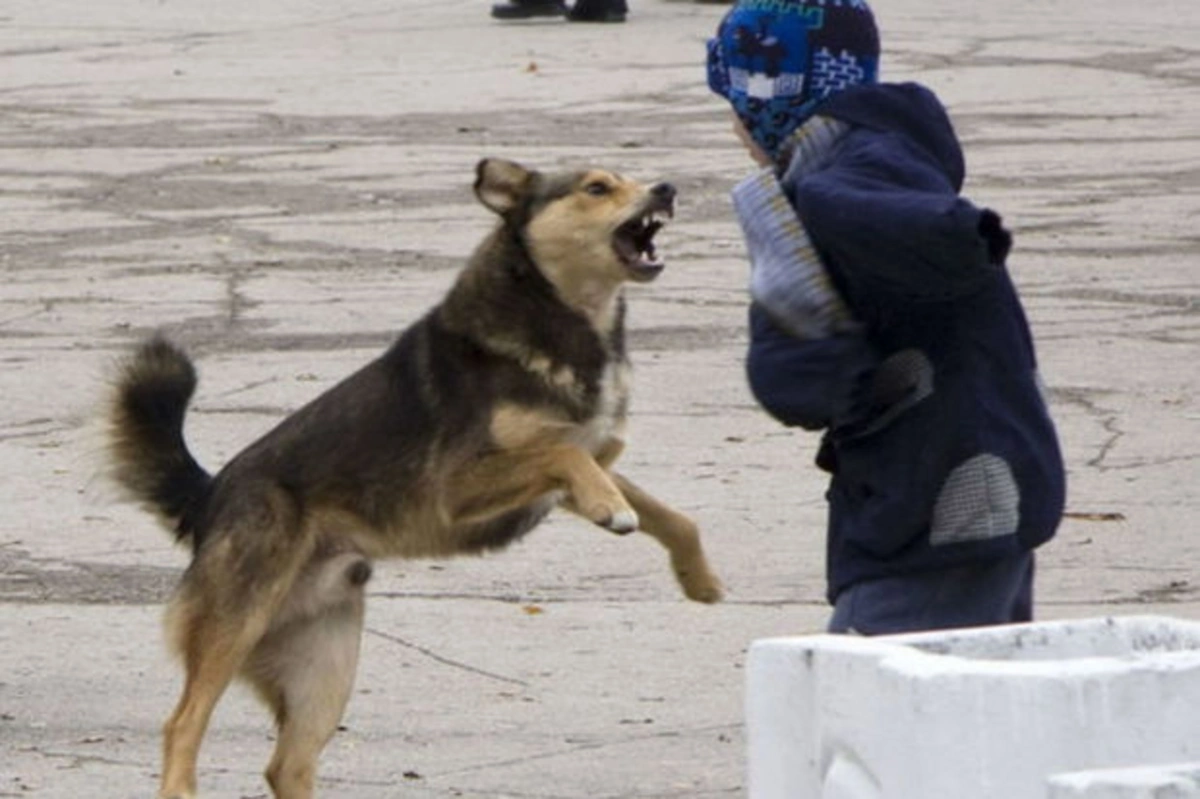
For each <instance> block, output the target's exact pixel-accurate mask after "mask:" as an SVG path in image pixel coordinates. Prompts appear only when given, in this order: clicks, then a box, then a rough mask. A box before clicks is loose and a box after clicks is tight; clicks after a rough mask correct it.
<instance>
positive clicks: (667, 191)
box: [650, 183, 675, 202]
mask: <svg viewBox="0 0 1200 799" xmlns="http://www.w3.org/2000/svg"><path fill="white" fill-rule="evenodd" d="M650 193H651V194H652V195H654V197H655V198H657V199H659V200H662V201H664V202H671V201H672V200H674V199H675V187H674V186H672V185H671V184H670V183H655V184H654V185H653V186H651V187H650Z"/></svg>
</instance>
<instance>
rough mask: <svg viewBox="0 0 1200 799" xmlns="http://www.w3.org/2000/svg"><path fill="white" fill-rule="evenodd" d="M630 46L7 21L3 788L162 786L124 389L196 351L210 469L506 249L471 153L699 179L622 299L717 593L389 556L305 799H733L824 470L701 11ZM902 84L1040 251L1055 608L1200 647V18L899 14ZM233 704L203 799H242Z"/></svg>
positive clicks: (323, 21)
mask: <svg viewBox="0 0 1200 799" xmlns="http://www.w3.org/2000/svg"><path fill="white" fill-rule="evenodd" d="M631 5H632V7H633V10H632V14H631V15H630V19H629V21H628V23H626V24H625V25H624V26H586V25H569V24H566V23H561V22H548V23H540V24H525V25H520V24H518V25H500V24H497V23H494V22H493V21H491V20H490V19H489V18H488V16H487V3H485V2H474V1H472V2H466V1H465V0H461V1H451V0H439V2H428V3H418V2H415V0H389V1H388V2H382V0H349V2H344V3H340V4H338V3H334V4H330V3H317V2H307V1H306V0H261V1H260V2H245V0H241V2H233V0H205V1H204V2H191V3H185V2H181V1H180V0H92V1H91V2H89V3H79V2H73V1H72V0H14V2H9V3H7V4H5V5H3V6H2V7H0V236H2V238H0V276H2V278H0V363H2V364H3V366H2V369H0V396H2V397H3V403H2V404H0V603H3V604H2V607H0V796H39V797H80V796H85V797H135V796H149V795H152V794H153V791H154V785H155V779H156V774H157V770H158V768H159V764H158V747H159V743H158V729H159V725H160V723H161V721H162V720H163V718H164V717H165V715H166V713H167V712H168V711H169V708H170V706H171V704H172V703H173V701H174V698H175V693H176V691H177V688H178V674H177V672H176V670H175V667H174V665H173V664H172V663H170V662H169V660H168V659H167V657H166V656H165V654H164V650H163V646H162V643H161V636H160V630H159V623H160V607H161V603H162V601H163V599H164V597H166V596H167V594H168V592H169V591H170V588H171V585H172V584H173V581H174V579H175V577H176V576H177V574H178V572H179V569H180V568H181V567H182V566H183V564H184V563H185V555H184V553H183V552H181V551H179V550H177V549H175V548H173V547H172V546H171V544H170V543H169V541H168V540H167V537H166V536H165V535H163V534H162V533H161V532H160V531H159V530H158V529H156V528H155V526H154V524H153V523H152V522H151V520H150V519H149V518H147V517H145V516H143V515H142V514H141V513H140V512H138V511H136V510H135V509H133V508H130V507H128V506H125V505H122V504H119V503H117V502H116V501H115V500H114V497H113V493H112V492H111V490H109V489H108V488H107V486H106V484H105V482H104V480H103V479H102V478H101V477H100V476H99V468H100V463H99V457H98V456H99V454H100V442H101V440H102V439H101V436H100V432H101V430H100V427H99V425H98V424H97V414H98V410H99V408H100V404H101V399H102V397H103V396H104V392H105V389H106V383H105V375H106V374H107V371H108V369H109V367H110V365H111V363H112V361H113V359H114V358H115V357H116V356H117V355H118V354H119V353H120V352H122V351H123V350H124V349H125V348H126V347H128V345H129V344H130V343H131V342H132V341H134V340H135V339H137V338H138V337H139V336H141V335H143V334H144V333H146V332H148V331H150V330H152V329H155V328H162V329H165V330H167V331H169V332H170V333H171V334H172V335H173V336H176V337H177V338H178V339H179V340H181V341H182V342H185V343H186V344H187V345H188V346H189V347H190V348H191V349H192V351H193V352H194V353H195V354H196V355H197V356H198V360H199V365H200V369H201V372H202V382H201V387H200V391H199V395H198V397H197V403H196V406H195V409H194V412H193V415H192V417H191V420H190V424H189V437H190V440H191V442H192V445H193V447H194V449H195V450H196V451H197V453H198V454H199V456H200V458H201V460H202V461H203V462H204V463H205V464H207V465H209V466H212V467H215V466H218V465H220V464H221V463H222V462H223V461H224V460H225V459H226V458H228V457H229V456H230V455H231V454H232V453H234V452H235V451H237V449H239V448H240V447H241V446H243V445H244V444H245V443H247V442H248V441H249V440H250V439H251V438H252V437H253V436H255V435H256V434H258V433H261V432H263V431H264V430H266V429H267V428H268V427H270V426H271V425H272V424H273V423H274V422H275V421H276V420H277V419H278V418H280V416H282V415H283V414H285V413H287V412H288V411H289V410H291V409H294V408H296V407H297V406H298V405H300V404H301V403H303V402H304V401H305V400H306V399H308V398H310V397H311V396H313V395H314V394H316V393H317V392H319V391H320V390H321V389H323V388H324V387H327V386H328V385H330V384H331V383H332V382H334V381H336V380H337V379H339V378H340V377H342V376H344V375H345V374H347V373H349V372H350V371H352V370H353V369H354V368H355V367H356V366H357V365H359V364H361V363H362V362H363V361H365V360H366V359H368V358H370V357H371V356H372V355H373V354H374V353H376V352H377V351H379V349H380V348H382V347H383V346H385V345H386V343H387V342H388V341H389V340H390V339H391V338H392V337H393V336H394V335H395V333H396V331H397V330H398V329H400V328H401V327H403V326H404V325H405V324H406V323H408V322H409V321H411V320H413V319H414V318H415V317H416V316H417V315H418V314H419V313H420V312H421V311H422V310H423V309H424V308H425V307H427V306H428V305H429V304H431V303H432V302H434V301H436V299H437V298H438V297H439V296H440V294H441V292H442V291H443V290H444V289H445V288H446V286H447V285H448V283H449V281H450V280H451V278H452V277H453V275H454V272H455V269H456V268H457V266H458V264H459V263H460V262H461V259H462V258H463V256H464V255H466V253H468V252H469V251H470V249H471V248H472V247H473V246H474V244H475V243H476V241H477V240H478V239H479V237H480V236H481V235H482V234H483V233H484V231H485V230H487V228H488V226H489V225H490V224H491V220H490V218H489V216H488V214H487V212H486V211H484V210H483V209H482V208H481V207H479V206H478V205H476V204H475V203H474V202H473V200H472V198H471V194H470V188H469V186H470V181H471V179H472V170H473V167H474V164H475V162H476V160H477V159H478V158H479V157H481V156H483V155H498V156H507V157H513V158H518V159H522V160H525V161H528V162H529V163H531V164H533V165H539V166H547V167H554V166H561V165H567V164H571V165H576V164H581V163H597V164H600V165H603V166H607V167H612V168H617V169H620V170H621V171H625V172H627V173H630V174H632V175H635V176H638V177H643V178H646V179H651V178H666V179H669V180H671V181H672V182H674V183H675V184H676V185H677V186H678V187H679V189H680V192H681V199H680V209H679V210H680V213H679V217H678V220H677V223H676V224H675V225H673V226H672V227H671V228H670V229H669V230H668V231H667V232H666V233H664V234H663V236H662V243H663V249H664V250H665V252H666V253H667V254H668V256H669V261H670V263H669V267H668V270H667V272H666V273H665V274H664V275H663V276H662V277H661V278H660V280H659V281H658V282H657V283H655V284H653V285H651V286H645V287H637V288H636V289H635V290H634V291H633V292H632V296H631V318H630V321H631V325H632V330H631V344H632V348H633V351H634V359H635V365H636V369H637V372H636V375H637V383H636V394H635V402H634V419H633V424H632V427H633V430H632V432H633V440H632V442H631V447H630V450H629V453H628V455H627V458H626V461H625V463H626V471H627V472H628V473H629V474H630V475H631V476H632V477H634V478H635V479H637V480H638V481H639V482H642V483H644V484H646V485H648V486H652V487H653V488H654V490H655V492H656V493H657V494H659V495H660V496H661V497H663V498H664V499H667V500H669V501H670V502H672V503H673V504H675V505H677V506H678V507H680V508H681V509H683V510H685V511H687V512H688V513H690V514H692V515H693V516H694V517H695V518H697V519H698V520H699V521H700V523H701V524H702V526H703V528H704V530H705V533H706V536H707V543H708V547H709V549H710V552H711V556H712V558H713V560H714V564H715V565H716V567H717V568H718V569H719V570H720V572H721V574H722V576H723V577H724V578H725V581H726V582H727V584H728V587H729V601H728V602H727V603H725V604H724V605H721V606H718V607H712V608H709V607H700V606H696V605H693V604H690V603H686V602H684V601H683V600H682V599H681V598H680V597H679V596H678V595H677V592H676V590H675V588H674V586H673V584H672V581H671V579H670V575H669V574H668V572H667V569H666V565H665V563H664V560H663V557H662V553H661V552H660V551H659V550H658V549H657V548H656V546H655V545H654V544H653V543H652V542H649V541H647V540H644V539H638V538H632V539H618V538H616V537H613V536H610V535H607V534H605V533H603V532H600V531H598V530H596V529H590V528H589V527H588V526H586V525H584V524H583V523H581V522H578V521H575V520H573V519H570V518H567V517H555V518H554V519H552V521H550V522H549V523H548V524H546V525H545V526H544V527H543V528H542V529H541V530H539V531H538V532H537V533H536V534H534V535H532V536H530V537H529V538H528V539H526V540H525V541H524V542H522V543H521V544H520V545H519V546H517V547H515V548H513V549H511V550H509V551H508V552H506V553H503V554H500V555H495V556H490V557H487V558H484V559H470V560H458V561H452V562H446V563H428V562H417V563H388V564H383V565H381V566H380V568H378V569H377V572H376V578H375V580H374V581H373V582H372V583H371V598H370V607H369V612H368V628H369V633H368V635H367V637H366V640H365V645H364V649H365V651H364V656H363V665H362V669H361V672H360V675H359V679H358V683H357V689H356V695H355V697H354V699H353V701H352V703H351V706H350V709H349V712H348V714H347V717H346V719H345V729H344V731H342V732H341V733H340V734H339V735H338V736H337V737H336V739H335V740H334V742H333V743H332V744H331V745H330V747H329V749H328V750H327V752H326V755H325V758H324V760H323V776H322V780H321V786H322V792H323V794H324V795H327V796H345V797H379V796H411V797H458V796H462V797H489V798H490V799H496V798H497V797H501V798H503V797H513V798H516V797H520V798H521V799H581V798H582V797H589V798H592V799H596V798H615V797H694V798H700V797H718V796H719V797H733V796H738V795H741V794H742V793H743V791H742V763H743V737H742V728H741V722H742V715H741V694H742V672H741V666H742V659H743V653H744V650H745V647H746V645H747V643H748V642H749V641H750V640H752V639H753V638H756V637H760V636H767V635H783V634H793V633H805V632H811V631H815V630H817V629H819V628H820V626H821V624H822V623H823V621H824V619H825V616H826V610H825V608H824V605H823V602H822V599H821V593H822V536H821V530H822V523H823V522H822V519H823V516H822V502H823V501H822V491H823V482H824V481H823V479H822V478H821V476H820V475H819V474H818V473H817V471H816V470H815V469H814V468H813V467H812V466H811V465H810V462H811V459H812V455H813V452H814V448H815V445H816V439H815V437H813V436H811V435H807V434H803V433H800V432H793V431H788V430H784V429H781V428H779V427H778V426H776V425H775V424H773V423H772V422H770V421H769V420H768V419H767V418H766V417H765V416H764V415H763V414H762V413H760V412H759V411H758V410H756V408H755V406H754V404H753V401H752V399H751V397H750V396H749V394H748V392H747V390H746V388H745V385H744V381H743V377H742V371H741V356H742V351H743V348H744V341H745V334H744V331H743V328H742V325H743V319H744V307H743V305H744V290H743V287H744V284H745V276H746V266H745V264H744V260H743V255H742V245H741V241H740V235H739V232H738V230H737V228H736V225H735V223H734V221H733V218H732V215H731V212H730V209H729V205H728V199H727V193H728V189H729V188H730V186H731V185H732V184H733V182H734V181H736V180H737V179H738V178H740V177H741V176H742V175H743V174H744V173H745V172H746V171H747V169H748V166H749V164H748V161H747V160H746V158H745V156H744V154H743V153H742V152H740V151H739V149H738V147H737V145H736V144H735V141H734V139H733V138H732V136H731V134H730V133H729V130H728V122H727V117H726V114H725V111H724V109H723V107H722V106H721V104H720V102H719V101H718V100H717V99H716V98H714V97H712V96H710V95H709V94H708V93H707V91H706V89H705V87H704V85H703V69H702V66H701V60H702V57H703V44H704V40H705V38H706V37H707V36H708V35H710V33H711V31H712V30H713V28H714V27H715V24H716V21H717V19H718V17H719V16H720V14H721V13H722V11H723V8H722V7H721V6H719V5H705V4H694V3H689V2H679V1H678V0H677V1H675V2H670V1H669V0H631ZM877 6H878V7H877V13H878V16H879V18H880V24H881V27H882V29H883V31H884V36H885V45H886V49H887V57H886V60H885V73H886V74H885V77H886V78H887V79H891V80H901V79H918V80H921V81H923V82H926V83H928V84H929V85H931V86H933V87H934V88H935V89H936V90H937V91H938V92H939V93H940V94H941V95H942V97H943V99H944V100H945V101H946V103H947V105H948V106H949V108H950V111H951V113H952V116H953V118H954V120H955V122H956V125H957V126H958V129H959V131H960V133H961V136H962V138H963V141H964V144H965V147H966V150H967V157H968V164H969V169H970V172H971V178H970V183H969V186H968V189H969V192H970V194H971V195H972V196H973V197H974V198H976V199H977V200H978V201H980V202H981V203H984V204H988V205H993V206H995V207H997V208H999V209H1000V210H1001V211H1002V212H1003V213H1004V214H1005V216H1006V219H1007V221H1008V222H1009V224H1010V225H1011V226H1012V227H1013V228H1014V229H1015V231H1016V235H1017V241H1018V245H1017V249H1016V251H1015V254H1014V257H1013V258H1012V268H1013V270H1014V272H1015V275H1016V277H1017V279H1018V282H1019V284H1020V287H1021V290H1022V292H1023V295H1024V297H1025V299H1026V302H1027V305H1028V310H1029V313H1030V317H1031V321H1032V324H1033V328H1034V331H1035V334H1036V336H1037V339H1038V343H1039V348H1040V355H1041V358H1042V362H1043V371H1044V374H1045V376H1046V379H1047V381H1048V383H1049V387H1050V391H1051V395H1052V398H1053V404H1054V411H1055V413H1056V415H1057V418H1058V419H1059V421H1060V423H1061V432H1062V437H1063V441H1064V446H1065V450H1066V456H1067V460H1068V464H1069V468H1070V481H1071V484H1070V498H1069V508H1068V510H1069V516H1068V518H1067V519H1066V521H1065V523H1064V525H1063V527H1062V531H1061V534H1060V535H1059V537H1058V538H1057V539H1056V540H1055V541H1054V542H1053V543H1052V544H1051V545H1050V546H1048V547H1047V548H1046V549H1045V550H1044V551H1043V556H1042V560H1041V570H1040V579H1039V598H1040V603H1039V612H1040V615H1041V616H1042V617H1043V618H1061V617H1072V616H1074V617H1078V616H1092V615H1103V614H1127V613H1147V612H1153V613H1168V614H1174V615H1178V616H1182V617H1187V618H1200V590H1198V589H1200V574H1198V573H1197V572H1198V569H1200V567H1198V566H1197V564H1198V563H1200V544H1198V543H1197V539H1196V535H1195V534H1196V522H1195V519H1196V515H1197V511H1198V510H1200V507H1198V505H1200V488H1198V487H1197V482H1198V481H1197V478H1198V477H1200V468H1198V466H1197V460H1198V457H1200V435H1198V432H1197V428H1198V427H1200V401H1198V399H1197V369H1198V367H1197V356H1198V355H1200V347H1198V346H1197V343H1198V341H1200V324H1198V322H1200V317H1198V315H1197V312H1198V311H1197V302H1198V298H1200V290H1198V288H1200V278H1198V276H1197V275H1198V272H1197V268H1198V264H1197V260H1198V255H1200V235H1198V234H1197V230H1198V226H1200V141H1198V139H1197V131H1200V50H1198V49H1197V45H1196V42H1197V40H1198V39H1197V34H1198V33H1200V12H1198V11H1197V9H1196V6H1195V3H1194V0H1160V2H1157V3H1153V4H1142V5H1139V6H1137V7H1136V8H1134V7H1131V6H1130V5H1129V4H1127V3H1124V2H1118V0H1092V1H1091V2H1086V3H1082V2H1079V3H1066V2H1058V3H1047V2H1044V1H1042V0H1037V1H1036V2H1035V0H1014V1H1013V2H1005V3H983V2H962V0H879V2H878V3H877ZM270 737H271V731H270V728H269V725H268V720H267V718H266V716H265V715H264V714H263V713H262V712H260V710H259V709H258V707H257V706H256V705H255V704H254V702H253V701H252V700H251V699H250V697H249V696H248V695H247V694H246V693H244V692H242V691H234V692H232V693H231V694H230V695H229V696H228V697H227V699H226V701H225V702H224V703H223V704H222V706H221V707H220V709H219V711H218V714H217V717H216V719H215V721H214V724H213V728H212V732H211V734H210V736H209V738H208V740H207V743H206V747H205V749H204V752H203V756H202V769H201V780H202V789H203V790H204V793H205V794H206V795H211V796H231V797H257V796H262V795H264V792H265V786H264V783H263V782H262V780H261V778H260V776H259V774H260V772H261V769H262V767H263V765H264V764H265V761H266V758H267V756H268V753H269V750H270V746H271V742H270Z"/></svg>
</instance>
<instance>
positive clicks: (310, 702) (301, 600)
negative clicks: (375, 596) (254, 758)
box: [242, 553, 371, 799]
mask: <svg viewBox="0 0 1200 799" xmlns="http://www.w3.org/2000/svg"><path fill="white" fill-rule="evenodd" d="M370 574H371V569H370V564H369V563H368V561H367V560H366V559H365V558H363V557H362V556H361V555H358V554H356V553H342V554H339V555H336V556H334V557H330V558H327V559H322V560H320V561H319V562H317V563H315V564H310V566H309V567H308V568H306V570H305V571H304V572H302V573H301V576H300V579H298V580H297V583H296V586H295V588H293V592H292V594H291V595H290V596H289V597H288V599H287V600H286V601H285V602H284V607H283V609H282V610H281V612H280V616H279V618H278V619H277V626H273V627H272V628H271V630H270V631H269V632H268V633H267V634H266V636H264V638H263V639H262V641H261V642H260V643H259V645H258V646H257V647H256V648H255V650H254V653H253V654H252V655H251V657H250V659H249V660H248V661H247V663H246V667H245V669H244V670H243V672H242V673H243V675H244V676H245V677H246V678H247V679H248V680H249V681H250V682H251V683H252V684H253V685H254V687H255V688H256V689H257V691H258V694H259V696H261V697H262V698H263V700H264V701H265V702H266V703H267V704H268V705H269V706H270V708H271V710H272V711H273V712H274V714H275V721H276V725H277V726H278V739H277V742H276V744H275V753H274V755H273V756H272V758H271V763H270V765H269V766H268V767H267V772H266V777H267V782H268V783H270V785H271V790H272V791H273V793H274V794H275V797H276V799H310V797H312V795H313V784H314V781H315V779H316V771H317V758H318V756H319V755H320V753H321V751H322V750H323V749H324V748H325V745H326V744H327V743H328V742H329V739H330V738H331V737H332V736H333V734H334V732H335V731H336V730H337V726H338V722H339V721H341V718H342V714H343V712H344V711H345V708H346V703H347V702H348V701H349V699H350V692H351V689H352V687H353V684H354V674H355V671H356V669H357V667H358V653H359V646H360V643H361V640H362V627H363V593H364V588H363V586H364V584H365V583H366V581H367V579H368V577H369V576H370Z"/></svg>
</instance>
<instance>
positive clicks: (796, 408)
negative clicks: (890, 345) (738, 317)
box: [746, 303, 875, 430]
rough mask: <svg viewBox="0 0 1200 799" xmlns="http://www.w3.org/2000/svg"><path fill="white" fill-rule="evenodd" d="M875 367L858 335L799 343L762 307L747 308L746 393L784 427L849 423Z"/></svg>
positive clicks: (848, 334) (868, 350) (864, 339)
mask: <svg viewBox="0 0 1200 799" xmlns="http://www.w3.org/2000/svg"><path fill="white" fill-rule="evenodd" d="M874 363H875V356H874V354H873V352H872V349H871V347H870V345H869V344H868V342H867V340H866V338H865V337H864V336H863V335H862V334H860V333H846V334H842V335H835V336H830V337H827V338H819V339H799V338H796V337H794V336H791V335H789V334H788V333H785V332H783V330H781V329H780V328H779V327H777V326H776V325H775V323H774V322H772V321H771V319H770V317H769V316H768V315H767V313H766V311H765V310H764V309H763V308H762V306H760V305H758V304H757V303H752V304H751V306H750V351H749V353H748V355H747V357H746V376H747V378H748V381H749V383H750V390H751V392H753V394H754V398H755V399H756V400H758V403H759V404H760V405H761V406H762V407H763V409H764V410H765V411H767V412H768V413H769V414H771V415H772V416H773V417H775V418H776V419H778V420H779V421H780V422H782V423H783V424H785V425H788V426H798V427H803V428H804V429H806V430H821V429H823V428H826V427H829V426H830V425H832V424H833V423H834V422H835V421H836V420H841V419H846V418H850V417H851V416H852V415H853V413H854V405H855V399H856V397H857V396H858V395H859V393H860V392H859V390H858V389H859V386H860V385H861V383H862V381H863V380H864V378H865V376H866V375H867V374H869V372H870V370H871V369H872V367H873V365H874Z"/></svg>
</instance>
